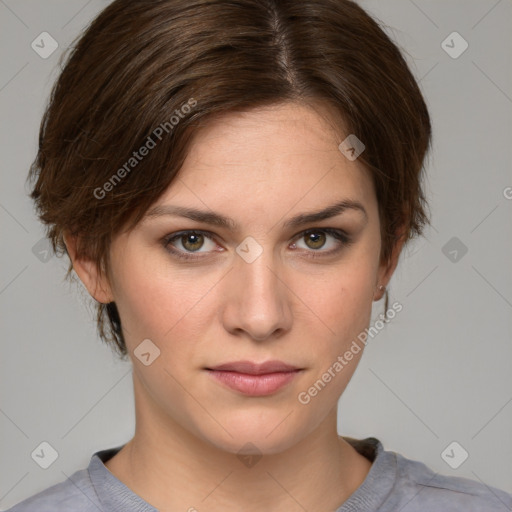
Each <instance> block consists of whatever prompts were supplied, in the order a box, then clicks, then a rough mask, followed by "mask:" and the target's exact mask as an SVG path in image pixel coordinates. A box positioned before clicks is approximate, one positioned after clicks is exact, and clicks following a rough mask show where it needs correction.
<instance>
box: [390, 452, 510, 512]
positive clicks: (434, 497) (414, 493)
mask: <svg viewBox="0 0 512 512" xmlns="http://www.w3.org/2000/svg"><path fill="white" fill-rule="evenodd" d="M394 455H395V456H396V470H397V475H396V476H397V478H396V482H395V486H394V489H393V492H392V493H391V496H390V497H391V498H392V496H393V494H394V495H395V497H396V498H398V502H399V503H400V505H401V506H403V509H401V510H403V512H416V511H418V512H419V511H420V510H421V511H430V510H442V511H443V512H451V511H459V510H464V511H465V512H505V511H508V510H512V495H511V494H508V493H507V492H505V491H502V490H500V489H497V488H495V487H491V486H488V485H486V484H484V483H482V482H479V481H476V480H471V479H469V478H463V477H457V476H445V475H440V474H439V473H435V472H434V471H432V470H431V469H430V468H429V467H427V466H426V465H425V464H423V463H422V462H419V461H414V460H410V459H407V458H405V457H403V456H402V455H400V454H394ZM392 500H393V498H392Z"/></svg>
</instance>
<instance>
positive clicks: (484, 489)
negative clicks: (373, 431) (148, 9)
mask: <svg viewBox="0 0 512 512" xmlns="http://www.w3.org/2000/svg"><path fill="white" fill-rule="evenodd" d="M345 439H346V440H347V441H348V442H350V443H351V444H352V446H354V448H355V449H356V450H357V451H358V452H359V453H361V454H362V455H364V456H365V457H366V458H368V459H369V460H370V461H371V462H372V467H371V469H370V471H369V473H368V475H367V476H366V478H365V480H364V482H363V483H362V484H361V485H360V486H359V488H358V489H357V490H356V491H355V492H354V493H353V494H352V495H351V496H350V497H349V498H348V500H347V501H345V503H343V505H342V506H341V507H340V508H338V510H337V511H336V512H398V511H400V512H452V511H463V512H507V511H511V510H512V495H511V494H508V493H506V492H504V491H501V490H499V489H496V488H494V487H489V486H487V485H485V484H483V483H480V482H477V481H473V480H469V479H467V478H461V477H455V476H442V475H439V474H437V473H434V472H433V471H432V470H430V469H429V468H428V467H427V466H425V464H423V463H421V462H417V461H413V460H409V459H406V458H405V457H403V456H402V455H400V454H398V453H395V452H392V451H386V450H384V448H383V446H382V444H381V442H380V441H379V440H378V439H375V438H374V437H369V438H366V439H362V440H356V439H351V438H345ZM121 448H122V446H119V447H117V448H111V449H108V450H102V451H99V452H96V453H95V454H94V455H93V456H92V457H91V462H90V464H89V467H88V468H87V469H82V470H79V471H76V472H75V473H73V474H72V475H71V476H70V477H69V478H68V479H67V480H65V481H64V482H61V483H58V484H56V485H53V486H52V487H49V488H48V489H45V490H44V491H41V492H39V493H38V494H35V495H34V496H32V497H30V498H27V499H25V500H24V501H22V502H21V503H18V504H17V505H15V506H14V507H12V508H10V509H9V510H8V511H7V512H98V511H101V512H158V511H157V509H156V508H155V507H153V506H151V505H150V504H149V503H147V502H146V501H144V500H143V499H142V498H141V497H139V496H137V495H136V494H135V493H133V492H132V491H131V490H130V489H129V488H128V487H126V485H124V484H123V483H122V482H121V481H120V480H118V479H117V478H116V477H115V476H114V475H113V474H112V473H111V472H110V471H109V470H108V469H107V468H106V467H105V465H104V462H106V461H107V460H108V459H110V458H111V457H113V456H114V455H115V454H116V453H117V452H118V451H119V450H120V449H121Z"/></svg>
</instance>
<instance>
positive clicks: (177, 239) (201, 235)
mask: <svg viewBox="0 0 512 512" xmlns="http://www.w3.org/2000/svg"><path fill="white" fill-rule="evenodd" d="M205 242H207V243H206V250H205V251H200V249H202V248H204V247H205ZM208 244H210V247H208ZM180 245H181V247H179V246H180ZM164 246H165V248H166V249H167V250H168V251H169V252H171V253H172V254H175V255H176V256H178V257H181V258H194V256H192V255H191V253H197V252H199V253H202V252H210V251H212V250H214V249H215V247H216V244H215V242H214V241H213V239H212V237H211V235H210V234H208V233H206V232H204V231H181V232H179V233H173V234H172V235H170V236H168V237H166V238H165V239H164ZM176 246H178V247H177V248H176Z"/></svg>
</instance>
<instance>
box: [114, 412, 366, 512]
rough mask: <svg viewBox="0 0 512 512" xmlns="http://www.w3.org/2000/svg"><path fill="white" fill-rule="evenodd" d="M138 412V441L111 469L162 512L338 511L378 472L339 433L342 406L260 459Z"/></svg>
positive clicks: (117, 459)
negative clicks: (288, 444)
mask: <svg viewBox="0 0 512 512" xmlns="http://www.w3.org/2000/svg"><path fill="white" fill-rule="evenodd" d="M136 410H137V421H136V424H137V427H136V432H135V436H134V437H133V439H132V440H131V441H130V442H128V443H127V444H126V445H125V446H124V447H123V448H122V450H121V451H120V452H119V453H118V454H117V455H116V456H114V457H113V458H112V459H110V460H109V461H107V462H106V464H105V465H106V466H107V468H108V469H109V470H110V471H111V472H112V473H113V474H114V475H115V476H116V477H117V478H118V479H119V480H121V481H122V482H123V483H124V484H125V485H126V486H127V487H129V488H130V489H131V490H132V491H133V492H134V493H135V494H137V495H139V496H140V497H141V498H142V499H144V500H145V501H147V502H148V503H149V504H151V505H152V506H154V507H155V508H157V509H158V510H159V511H160V512H170V511H174V510H186V511H190V512H194V511H195V510H196V509H197V510H201V509H203V510H205V509H207V510H209V511H210V512H220V511H221V510H222V512H231V511H235V510H236V511H238V510H244V511H248V512H253V511H254V512H255V511H261V510H266V511H269V512H272V511H282V510H287V511H290V512H295V511H297V512H303V511H304V510H308V511H310V512H313V511H316V510H319V511H320V510H322V511H325V510H336V509H337V508H338V507H340V506H341V504H342V503H343V502H344V501H346V499H347V498H348V497H349V496H350V495H351V494H352V493H353V492H354V491H355V490H356V489H357V488H358V487H359V486H360V485H361V484H362V482H363V481H364V479H365V478H366V475H367V474H368V471H369V470H370V467H371V462H370V461H368V460H367V459H366V458H364V457H363V456H362V455H360V454H359V453H357V452H356V450H355V449H354V448H353V447H352V446H351V445H350V444H349V443H347V441H345V440H344V439H343V438H341V437H339V436H338V434H337V429H336V419H337V411H336V408H334V409H333V410H332V411H330V413H329V414H328V415H327V417H326V418H325V419H324V420H323V421H322V422H321V423H320V424H319V426H318V427H317V428H316V429H314V430H313V431H311V432H310V433H309V434H308V435H307V436H306V437H305V438H303V439H301V440H299V441H298V442H297V443H295V444H293V446H291V447H290V448H288V449H286V450H284V451H281V452H279V453H275V454H264V455H263V456H261V457H258V455H253V456H252V457H251V456H242V455H237V454H236V453H228V452H226V451H224V450H221V449H219V448H218V447H217V446H215V445H213V444H212V443H210V442H208V441H207V440H206V439H202V438H200V437H199V436H196V435H194V434H193V433H191V432H190V431H189V430H186V429H184V428H182V427H181V426H180V425H179V424H178V423H176V422H171V423H170V420H169V417H166V418H165V421H163V420H162V421H161V422H158V421H155V420H154V417H155V416H154V415H153V416H152V415H151V414H150V411H142V410H141V409H140V408H137V409H136ZM153 412H154V411H153ZM147 418H152V421H151V422H149V421H148V420H147Z"/></svg>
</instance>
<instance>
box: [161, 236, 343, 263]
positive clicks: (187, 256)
mask: <svg viewBox="0 0 512 512" xmlns="http://www.w3.org/2000/svg"><path fill="white" fill-rule="evenodd" d="M310 233H326V234H328V235H331V236H333V237H334V238H336V239H337V240H338V241H339V242H341V245H340V246H339V247H337V248H335V249H331V250H329V251H321V250H318V251H315V250H313V249H311V250H309V251H307V252H310V253H311V254H310V255H308V256H307V257H308V258H312V259H315V258H323V257H329V256H333V255H334V254H337V253H338V252H340V251H341V250H342V249H343V248H344V247H348V246H349V245H350V244H351V243H352V239H351V238H350V237H349V236H348V235H347V233H345V231H342V230H340V229H334V228H310V229H307V230H306V231H302V232H301V233H299V234H298V235H297V236H295V238H294V241H298V240H300V239H301V238H303V237H304V236H306V235H308V234H310ZM188 234H198V235H203V236H205V237H206V238H209V239H210V240H212V241H215V239H214V237H213V236H212V235H211V233H209V232H208V231H202V230H200V229H190V230H187V231H179V232H177V233H171V234H170V235H167V236H166V237H165V238H164V239H163V240H162V244H163V246H164V249H165V250H166V251H168V252H169V253H171V254H172V255H173V256H176V257H177V258H179V259H183V260H189V261H190V260H202V259H204V256H195V255H192V253H189V252H183V251H181V250H177V249H174V248H172V245H171V242H173V241H174V240H176V239H178V238H180V237H182V236H183V235H188Z"/></svg>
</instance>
